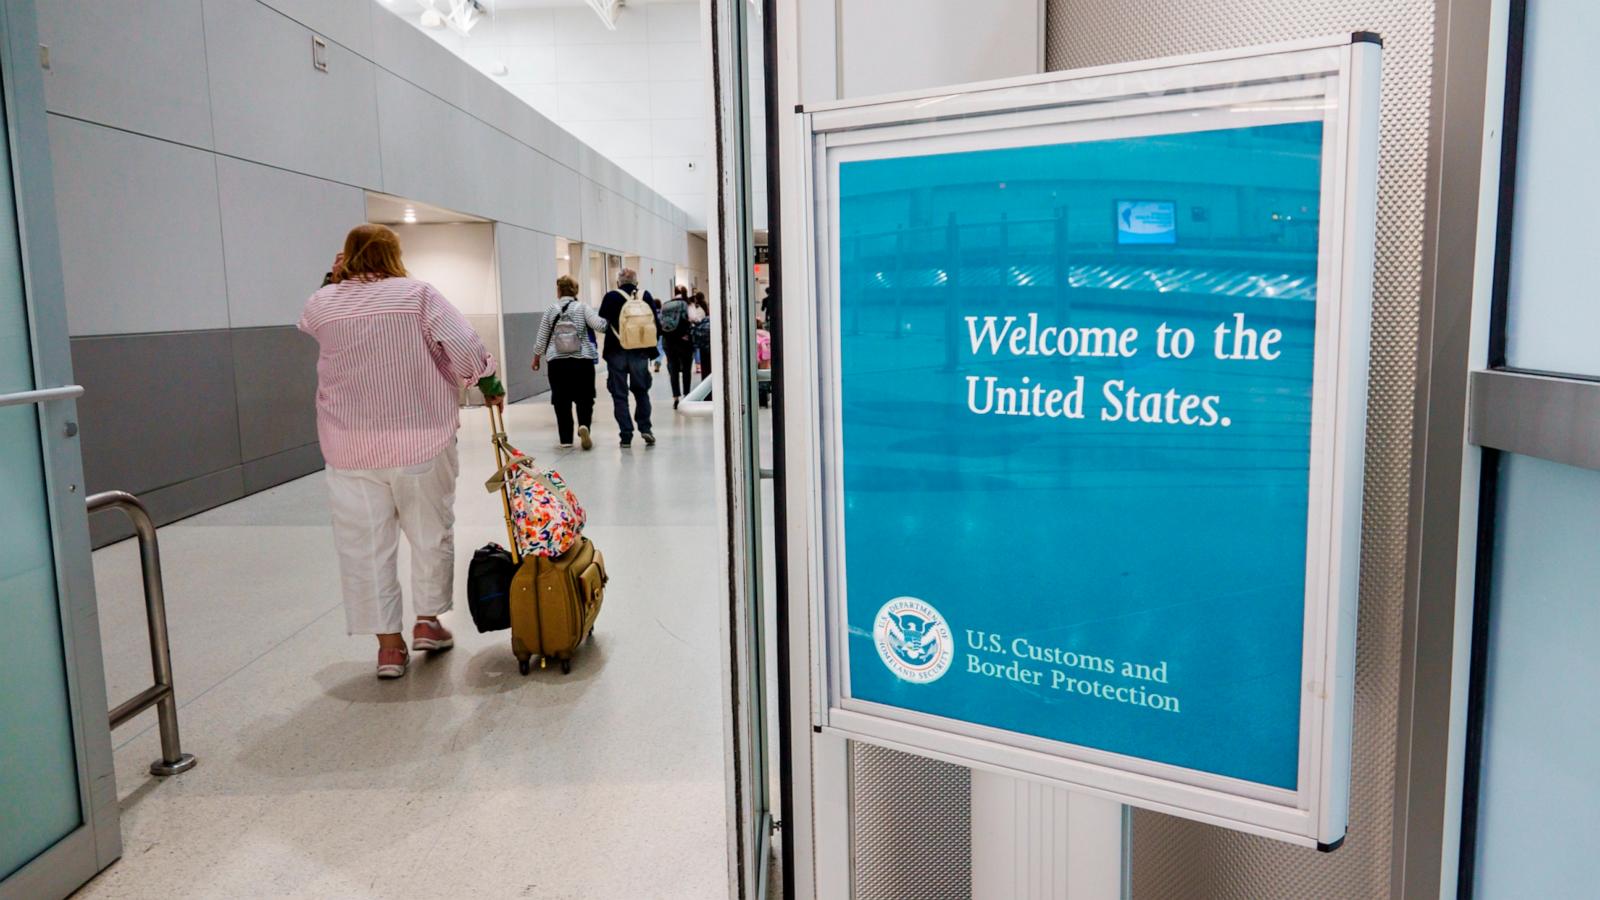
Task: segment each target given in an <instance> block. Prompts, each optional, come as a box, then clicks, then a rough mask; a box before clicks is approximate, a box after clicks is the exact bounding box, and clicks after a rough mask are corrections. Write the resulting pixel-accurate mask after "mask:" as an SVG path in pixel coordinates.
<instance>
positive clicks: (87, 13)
mask: <svg viewBox="0 0 1600 900" xmlns="http://www.w3.org/2000/svg"><path fill="white" fill-rule="evenodd" d="M150 22H160V23H161V27H160V28H149V27H145V26H146V25H147V23H150ZM133 33H137V34H138V35H139V39H138V40H129V39H128V35H129V34H133ZM39 43H41V44H43V45H44V46H47V47H49V48H50V68H49V69H47V70H46V71H45V73H44V96H45V105H46V107H48V108H49V110H50V111H51V112H58V113H64V114H66V115H69V116H73V117H75V118H79V119H87V120H89V121H92V122H103V123H105V124H107V125H115V126H116V127H118V128H125V129H127V130H129V131H137V132H139V133H141V134H149V135H154V136H156V137H161V138H166V139H168V140H173V141H179V142H181V143H185V144H191V145H193V146H196V147H210V146H211V98H210V95H209V94H208V93H207V91H206V43H205V26H204V24H203V22H202V19H201V15H200V0H118V2H116V3H107V2H105V0H51V2H47V3H41V4H40V5H39Z"/></svg>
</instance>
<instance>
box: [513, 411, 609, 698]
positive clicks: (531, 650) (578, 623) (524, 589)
mask: <svg viewBox="0 0 1600 900" xmlns="http://www.w3.org/2000/svg"><path fill="white" fill-rule="evenodd" d="M489 421H490V424H491V426H492V428H493V431H494V438H493V441H494V449H495V463H496V465H497V466H498V467H499V469H500V473H504V472H505V471H506V465H507V463H509V462H510V461H511V455H512V453H511V449H510V446H511V445H510V441H509V440H508V439H507V437H506V429H505V419H504V417H503V416H502V415H501V414H499V413H498V411H497V410H495V409H494V408H493V407H491V408H490V409H489ZM496 480H498V481H499V490H500V501H501V503H502V504H503V506H504V509H505V516H506V531H507V532H508V536H509V537H510V538H511V548H510V554H511V560H512V564H513V565H514V566H515V567H516V568H515V571H514V572H513V574H512V576H511V586H510V589H509V590H508V591H507V603H508V605H509V606H510V610H509V611H510V619H511V652H512V653H513V654H515V655H516V657H517V668H518V669H520V670H521V672H522V674H524V675H526V674H528V671H529V670H530V669H531V668H532V663H533V658H534V657H538V658H539V666H540V668H543V667H544V666H545V665H547V664H548V663H549V662H550V660H552V659H553V660H556V661H558V662H560V663H561V671H562V673H563V674H565V673H567V672H571V671H572V655H573V653H574V652H575V651H576V650H577V649H578V645H579V644H581V643H583V642H584V641H585V640H587V639H588V638H590V637H591V636H592V635H593V632H594V620H595V617H596V616H598V615H599V614H600V604H601V602H602V601H603V600H604V599H605V589H606V581H607V580H608V578H607V576H606V561H605V557H604V556H602V555H601V553H600V550H599V549H598V548H597V547H595V545H594V543H593V542H591V541H590V540H589V539H588V538H586V537H583V536H582V535H581V534H580V535H579V536H578V539H577V540H576V541H575V542H574V543H573V544H572V546H571V547H569V548H567V552H565V553H563V554H561V555H560V556H557V557H546V556H524V555H522V554H521V553H520V552H519V551H518V548H517V536H516V531H515V529H514V528H513V526H512V520H511V497H510V494H509V493H507V490H508V489H507V487H506V479H505V478H503V477H501V474H497V475H496V477H495V479H491V482H490V483H491V485H492V484H494V482H495V481H496Z"/></svg>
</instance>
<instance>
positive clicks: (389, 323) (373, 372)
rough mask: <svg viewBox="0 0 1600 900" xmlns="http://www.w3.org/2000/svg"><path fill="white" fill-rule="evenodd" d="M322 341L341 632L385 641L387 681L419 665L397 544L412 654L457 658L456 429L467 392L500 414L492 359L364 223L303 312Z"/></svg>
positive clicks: (387, 234) (382, 230) (391, 242)
mask: <svg viewBox="0 0 1600 900" xmlns="http://www.w3.org/2000/svg"><path fill="white" fill-rule="evenodd" d="M300 330H301V331H304V332H306V333H307V334H309V335H311V336H312V337H314V338H316V340H317V345H318V348H319V349H318V355H317V437H318V439H319V440H320V441H321V442H322V455H323V458H324V459H325V460H326V461H327V464H328V474H327V483H328V497H329V501H330V503H331V505H332V508H333V541H334V546H335V548H336V549H337V551H338V554H339V573H340V581H341V585H342V587H343V593H344V610H345V625H346V627H347V629H348V631H349V633H350V634H374V635H377V638H378V677H379V678H398V677H400V676H401V675H404V674H405V671H406V665H407V663H408V662H409V661H410V653H409V651H408V650H407V649H406V642H405V639H404V637H402V636H401V634H400V628H401V619H402V613H403V610H402V607H401V595H400V581H399V578H398V576H397V574H396V558H397V556H398V553H399V546H400V534H401V533H404V534H405V536H406V539H407V540H408V541H410V543H411V604H412V607H413V609H414V610H415V612H416V615H417V623H416V627H415V628H413V629H412V632H411V646H412V648H413V649H416V650H422V651H434V650H447V649H449V648H450V647H451V646H452V645H453V644H454V638H453V637H452V635H451V634H450V632H449V631H448V630H446V629H445V627H444V626H443V625H441V624H440V623H439V616H440V614H442V613H444V612H447V611H449V609H450V608H451V606H452V605H453V603H454V587H455V494H456V475H457V473H458V471H459V464H458V461H457V458H456V431H457V430H458V429H459V428H460V427H461V421H460V414H459V412H458V407H459V403H460V396H461V389H462V388H464V387H466V386H468V385H471V384H474V383H476V384H477V385H478V387H479V388H480V389H481V390H482V391H483V395H484V399H485V401H486V402H488V403H490V404H492V405H495V406H501V405H502V404H503V403H504V401H505V389H504V388H503V387H501V385H500V381H499V379H498V378H496V377H495V374H494V373H495V363H494V359H493V358H491V357H490V356H489V352H488V351H487V350H485V349H484V346H483V341H482V340H481V339H480V338H479V337H478V334H477V332H475V331H473V330H472V326H470V325H468V324H467V320H466V318H465V317H464V316H462V315H461V313H460V312H459V311H458V310H457V309H456V308H455V307H454V306H451V305H450V302H449V301H448V300H446V299H445V298H444V296H443V295H442V294H440V293H439V291H438V290H437V289H435V288H434V287H433V285H431V284H428V283H427V282H425V281H418V280H417V279H415V278H410V277H408V276H407V275H406V270H405V266H404V265H403V264H402V263H401V259H400V238H399V237H398V236H396V235H395V233H394V232H393V231H391V230H389V229H388V228H386V227H384V226H382V225H358V226H356V227H355V228H354V229H352V230H351V231H350V234H349V236H348V237H346V238H345V243H344V253H343V260H342V261H341V262H340V263H338V264H337V265H336V267H335V271H334V278H333V282H332V283H331V284H328V285H326V286H324V287H322V288H321V289H319V290H318V291H317V292H316V293H315V294H312V295H311V299H310V300H308V301H306V306H305V311H304V312H303V313H302V314H301V316H300Z"/></svg>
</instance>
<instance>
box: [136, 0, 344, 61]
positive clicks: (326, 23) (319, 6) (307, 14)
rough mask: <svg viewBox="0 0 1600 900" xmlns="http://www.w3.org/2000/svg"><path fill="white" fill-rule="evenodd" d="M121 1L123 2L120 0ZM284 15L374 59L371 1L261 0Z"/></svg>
mask: <svg viewBox="0 0 1600 900" xmlns="http://www.w3.org/2000/svg"><path fill="white" fill-rule="evenodd" d="M118 2H121V0H118ZM260 2H262V3H265V4H266V5H267V6H270V7H272V8H273V9H275V10H277V11H278V12H280V13H283V14H284V15H285V16H288V17H289V18H291V19H294V20H295V21H296V22H299V23H300V24H302V25H304V26H306V27H307V28H309V29H311V30H312V31H315V32H317V33H318V34H320V35H322V36H323V37H326V38H328V39H329V40H334V41H338V42H339V43H341V44H343V45H344V46H346V47H349V48H350V49H351V50H354V51H355V52H357V53H359V54H361V55H362V56H366V57H371V56H372V19H373V15H372V14H373V12H374V10H373V8H372V0H260Z"/></svg>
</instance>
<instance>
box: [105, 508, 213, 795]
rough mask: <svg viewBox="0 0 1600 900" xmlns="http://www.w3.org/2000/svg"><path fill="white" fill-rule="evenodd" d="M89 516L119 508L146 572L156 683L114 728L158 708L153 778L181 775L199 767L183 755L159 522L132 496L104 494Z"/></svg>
mask: <svg viewBox="0 0 1600 900" xmlns="http://www.w3.org/2000/svg"><path fill="white" fill-rule="evenodd" d="M86 502H87V503H88V505H89V512H91V513H94V512H97V511H99V510H102V509H111V508H116V509H120V510H122V511H123V512H124V513H126V514H127V515H128V518H129V519H131V520H132V521H133V528H134V531H135V532H136V533H137V534H138V537H139V568H140V570H141V571H142V572H143V573H144V610H145V617H146V619H147V620H148V622H149V627H150V667H151V669H153V670H154V672H155V679H156V683H155V684H154V685H152V686H150V687H149V688H146V689H145V690H143V691H140V692H139V693H138V694H137V695H135V696H134V697H133V699H131V700H129V701H127V702H126V703H122V704H120V705H118V706H117V708H115V709H113V710H111V727H112V728H116V727H117V726H119V725H121V724H123V723H124V722H126V721H128V720H129V719H131V718H133V717H134V716H137V715H138V714H139V713H142V712H144V711H145V710H147V709H149V708H150V707H152V706H154V707H155V708H156V722H157V724H158V725H159V727H160V729H161V758H160V759H158V760H156V761H155V762H153V763H151V764H150V774H152V775H177V774H178V773H180V772H187V771H189V770H190V769H192V768H194V764H195V758H194V757H193V756H191V755H190V754H188V753H184V752H183V746H182V744H181V743H180V742H179V740H178V701H177V698H176V697H175V696H174V695H173V693H172V647H171V645H170V643H169V642H168V638H167V595H166V590H165V589H164V587H163V586H162V582H161V548H160V545H159V544H158V543H157V542H156V523H155V522H154V521H153V520H151V518H150V513H149V512H147V511H146V510H145V508H144V504H143V503H140V502H139V498H138V497H135V496H134V495H132V494H130V493H128V492H127V491H105V492H103V493H99V494H94V495H93V496H91V497H89V498H88V499H87V501H86Z"/></svg>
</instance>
